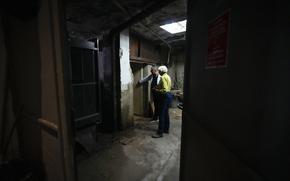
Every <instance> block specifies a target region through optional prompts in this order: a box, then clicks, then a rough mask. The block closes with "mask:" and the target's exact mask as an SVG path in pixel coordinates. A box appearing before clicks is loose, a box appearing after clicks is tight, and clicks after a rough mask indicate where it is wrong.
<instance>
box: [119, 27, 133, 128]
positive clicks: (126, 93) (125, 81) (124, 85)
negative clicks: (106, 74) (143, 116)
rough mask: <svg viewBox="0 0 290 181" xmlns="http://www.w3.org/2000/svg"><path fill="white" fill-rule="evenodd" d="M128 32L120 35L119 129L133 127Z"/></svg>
mask: <svg viewBox="0 0 290 181" xmlns="http://www.w3.org/2000/svg"><path fill="white" fill-rule="evenodd" d="M129 42H130V38H129V31H128V30H124V31H122V32H121V33H120V70H121V71H120V73H121V127H122V128H126V127H129V126H131V125H133V112H134V108H133V74H132V70H131V67H130V53H129V52H130V43H129Z"/></svg>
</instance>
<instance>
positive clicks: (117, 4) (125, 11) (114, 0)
mask: <svg viewBox="0 0 290 181" xmlns="http://www.w3.org/2000/svg"><path fill="white" fill-rule="evenodd" d="M113 3H114V4H115V5H116V6H117V7H118V8H119V9H120V10H121V11H123V13H125V14H127V16H129V17H130V18H132V17H133V15H132V14H131V13H130V12H129V11H128V10H127V9H126V8H125V7H123V6H122V5H121V4H120V3H119V2H118V1H117V0H113ZM137 24H139V25H141V26H143V27H144V28H145V29H147V30H148V31H150V32H151V33H152V34H153V35H154V36H156V37H157V38H158V39H160V40H161V41H162V42H163V43H165V45H167V46H168V49H169V50H168V55H167V61H166V65H167V66H168V65H169V63H170V57H171V50H172V46H171V45H170V44H169V43H168V42H167V41H166V40H165V39H164V38H162V37H161V36H160V35H159V34H158V33H156V32H154V31H153V30H152V29H151V28H149V27H148V26H146V25H144V24H143V23H141V22H139V23H137Z"/></svg>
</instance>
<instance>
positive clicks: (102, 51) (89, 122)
mask: <svg viewBox="0 0 290 181" xmlns="http://www.w3.org/2000/svg"><path fill="white" fill-rule="evenodd" d="M180 1H181V4H182V5H184V6H181V7H180V8H184V9H182V11H180V12H179V10H175V9H178V8H176V7H179V6H180ZM180 1H177V2H175V3H173V4H169V5H168V6H165V5H162V7H163V8H161V4H162V3H161V4H159V6H160V8H161V9H160V10H159V11H158V12H156V13H153V14H152V12H151V15H150V16H148V15H149V14H148V15H147V17H146V18H145V17H143V18H140V20H139V21H136V22H135V24H134V23H133V24H132V23H131V24H126V21H125V23H124V24H121V25H120V26H118V25H119V23H117V22H114V21H110V22H111V24H110V25H108V24H105V23H104V22H102V21H101V19H102V18H100V17H97V16H95V15H93V14H94V13H92V14H89V15H88V14H86V16H85V18H84V17H83V16H80V14H78V13H80V12H83V11H81V10H80V9H79V10H80V11H77V10H76V9H77V8H76V7H80V8H82V7H84V8H85V9H92V10H94V11H90V12H96V11H95V10H96V9H97V8H98V6H99V5H102V6H104V7H105V8H107V9H106V10H107V11H112V12H114V11H118V12H119V13H121V14H123V15H122V16H125V17H126V18H124V19H125V20H126V19H131V18H132V17H131V16H134V15H133V14H131V13H129V14H131V15H129V16H128V14H127V13H125V11H128V9H127V8H122V7H126V6H128V7H131V6H130V5H128V4H126V3H120V2H119V3H116V2H110V3H104V4H100V2H98V3H97V2H95V3H91V2H89V1H88V2H85V3H79V2H76V1H71V2H69V4H68V6H67V17H68V22H67V28H68V32H69V36H70V38H71V39H74V42H78V44H73V46H71V57H70V58H71V59H70V60H71V64H72V66H71V77H72V79H71V80H72V82H71V83H72V100H73V104H72V105H73V106H72V110H73V114H74V125H75V126H74V130H75V132H74V133H75V135H74V136H75V137H74V139H75V140H74V142H75V156H76V168H77V174H78V179H79V180H82V181H86V180H88V181H89V180H108V181H110V180H111V181H115V180H121V181H122V180H124V181H125V180H126V181H127V180H144V181H145V180H156V179H158V180H166V181H167V180H174V181H176V180H178V178H179V157H180V155H179V152H180V136H181V114H182V111H181V110H180V109H178V108H177V103H178V100H177V99H178V98H177V96H175V101H174V102H173V104H172V109H170V117H171V129H170V134H168V135H165V136H164V138H162V139H152V137H151V136H152V134H153V133H154V132H155V131H156V129H157V127H158V124H156V123H155V124H152V123H151V122H150V121H151V118H152V115H153V113H154V104H153V102H152V96H151V89H150V81H149V82H148V83H146V84H143V85H139V84H138V82H139V80H141V79H143V78H144V77H146V76H148V75H150V69H151V67H152V66H153V65H154V66H160V65H166V66H167V67H168V69H169V73H168V74H169V75H170V76H171V77H172V88H173V91H172V93H173V94H174V95H177V94H178V93H181V94H182V87H181V86H180V84H183V80H180V77H183V75H182V74H183V71H182V63H183V62H184V60H183V56H181V55H182V54H183V53H184V49H185V44H184V43H185V32H184V31H183V32H181V33H178V34H176V35H172V34H171V33H169V32H166V31H165V30H163V29H162V28H161V27H160V25H162V24H167V23H169V22H170V21H180V20H184V18H185V17H186V14H185V2H183V1H182V0H180ZM160 2H161V1H160ZM160 2H158V3H160ZM112 3H113V4H112ZM146 3H148V4H147V5H148V6H149V7H150V6H152V7H153V4H154V3H152V4H150V3H149V2H145V1H144V2H143V4H146ZM158 3H156V4H155V5H158ZM139 6H140V5H139ZM141 7H142V6H140V8H141ZM75 8H76V9H75ZM105 8H103V9H105ZM124 9H125V10H124ZM126 9H127V10H126ZM98 10H99V13H101V12H103V11H104V10H102V9H100V8H98ZM173 10H174V12H177V13H179V14H178V15H176V13H173V14H170V13H171V12H173ZM132 12H133V11H132ZM164 12H166V15H164V16H160V14H163V13H164ZM137 15H138V13H137ZM157 17H159V19H158V18H157ZM78 18H79V19H78ZM82 18H83V19H82ZM111 18H116V17H114V14H113V15H112V17H111ZM90 19H91V20H90ZM154 19H156V20H157V19H158V22H157V21H156V22H154V21H153V20H154ZM82 21H85V22H86V23H82ZM89 21H90V22H89ZM95 22H98V23H97V24H96V23H95ZM129 22H130V21H129ZM88 24H90V26H88ZM106 26H107V30H106V31H107V32H106V33H104V32H105V31H104V29H103V28H104V27H106ZM114 26H116V27H114ZM75 39H76V40H75ZM84 45H85V47H84ZM88 45H90V46H88ZM86 59H88V60H89V61H88V62H90V64H87V63H85V62H84V61H87V60H86ZM177 64H178V65H180V68H179V70H180V71H179V70H177V69H176V67H177ZM86 74H88V75H86ZM95 96H96V97H95ZM98 98H99V99H98ZM113 115H114V116H113ZM109 117H110V118H109ZM77 123H78V124H77ZM80 123H82V124H81V125H80V126H79V124H80ZM106 128H109V129H106Z"/></svg>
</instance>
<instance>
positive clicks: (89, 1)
mask: <svg viewBox="0 0 290 181" xmlns="http://www.w3.org/2000/svg"><path fill="white" fill-rule="evenodd" d="M161 1H162V0H159V1H158V0H68V1H67V6H66V19H67V28H68V32H69V36H70V37H72V38H81V39H92V38H95V37H97V36H99V35H102V34H103V33H106V32H108V31H110V30H111V29H113V28H115V27H117V26H119V25H120V24H122V23H124V22H126V21H128V20H129V19H130V18H131V17H133V16H135V15H137V14H138V13H140V12H142V11H144V10H145V9H146V8H147V9H148V7H150V6H152V5H155V4H157V2H161ZM163 1H164V0H163ZM185 17H186V3H185V0H176V1H175V2H173V3H171V4H169V5H168V6H166V7H164V8H162V9H161V10H159V11H157V12H156V13H154V14H152V15H150V16H149V17H147V18H145V19H143V20H142V21H141V22H140V23H137V24H135V25H133V26H131V31H133V32H135V33H136V34H139V35H141V36H143V37H145V38H147V39H150V40H153V41H159V42H160V43H161V42H162V41H161V40H160V39H163V40H165V41H166V42H168V43H174V42H176V41H182V40H184V36H185V35H184V33H181V34H175V35H172V34H170V33H168V32H166V31H164V30H163V29H161V28H160V27H159V26H160V25H162V24H165V23H169V22H172V21H178V20H183V19H185ZM158 37H159V38H158Z"/></svg>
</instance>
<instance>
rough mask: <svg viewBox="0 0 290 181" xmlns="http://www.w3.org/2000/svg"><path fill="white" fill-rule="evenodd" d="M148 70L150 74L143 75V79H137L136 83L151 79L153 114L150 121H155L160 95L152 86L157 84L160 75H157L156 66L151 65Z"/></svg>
mask: <svg viewBox="0 0 290 181" xmlns="http://www.w3.org/2000/svg"><path fill="white" fill-rule="evenodd" d="M150 71H151V74H150V75H148V76H147V77H145V78H144V79H142V80H139V82H138V83H139V84H144V83H146V82H149V81H150V80H151V94H152V98H153V103H154V115H153V118H152V121H153V122H156V121H157V120H158V117H159V114H160V96H159V93H158V92H156V91H155V89H154V88H155V87H156V86H157V85H158V84H159V82H160V78H161V76H160V75H159V72H158V69H157V66H152V67H151V70H150Z"/></svg>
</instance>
